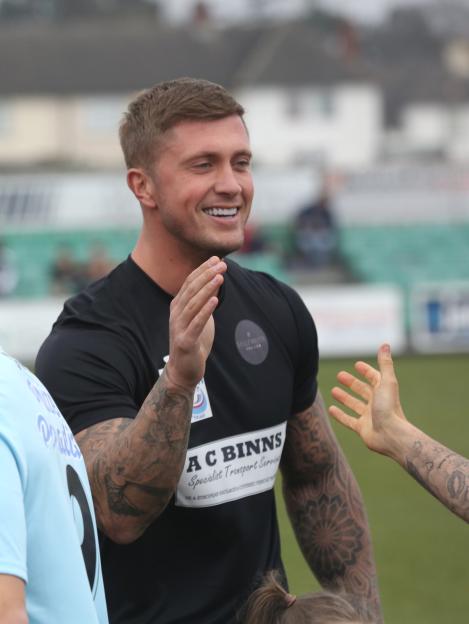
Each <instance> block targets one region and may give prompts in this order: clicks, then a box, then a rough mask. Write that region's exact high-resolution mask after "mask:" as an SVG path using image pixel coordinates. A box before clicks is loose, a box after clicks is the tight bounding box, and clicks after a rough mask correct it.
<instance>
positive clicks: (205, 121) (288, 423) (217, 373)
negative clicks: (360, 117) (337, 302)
mask: <svg viewBox="0 0 469 624" xmlns="http://www.w3.org/2000/svg"><path fill="white" fill-rule="evenodd" d="M243 114H244V110H243V108H242V106H241V105H240V104H239V103H238V102H237V101H236V100H235V99H234V98H233V97H232V95H230V94H229V93H228V92H227V91H226V90H225V89H224V88H223V87H221V86H219V85H216V84H213V83H210V82H207V81H205V80H196V79H190V78H182V79H178V80H173V81H168V82H163V83H160V84H158V85H156V86H154V87H153V88H151V89H149V90H148V91H145V92H143V93H141V94H140V95H138V96H137V97H136V98H135V99H134V100H133V101H132V102H131V103H130V105H129V107H128V111H127V113H126V115H125V117H124V120H123V122H122V124H121V129H120V138H121V145H122V149H123V152H124V157H125V161H126V165H127V182H128V186H129V187H130V189H131V191H132V192H133V194H134V195H135V197H136V199H137V200H138V202H139V204H140V206H141V209H142V213H143V225H142V229H141V232H140V236H139V238H138V240H137V243H136V245H135V247H134V249H133V251H132V253H131V255H130V256H129V258H128V259H127V260H126V261H124V262H123V263H122V264H121V265H119V266H118V267H117V268H116V269H115V270H114V271H112V272H111V273H110V274H109V275H108V276H107V277H106V278H105V279H104V280H100V281H99V282H96V283H95V284H93V285H91V286H90V287H89V288H88V289H87V290H85V291H84V292H83V293H82V294H80V295H78V296H77V297H74V298H72V299H71V300H69V301H68V302H66V304H65V307H64V310H63V312H62V314H61V315H60V317H59V319H58V321H57V322H56V324H55V325H54V328H53V330H52V332H51V334H50V336H49V337H48V338H47V340H46V341H45V343H44V345H43V346H42V348H41V350H40V352H39V355H38V360H37V370H38V373H39V375H40V376H41V378H42V379H43V380H44V382H45V383H46V384H47V385H48V386H49V387H50V389H51V391H52V393H53V394H54V396H55V398H56V400H57V401H58V403H59V404H60V406H61V407H62V409H63V410H64V413H65V414H66V416H67V418H68V420H69V422H70V426H71V427H72V429H73V431H74V433H75V435H76V439H77V441H78V444H79V445H80V448H81V450H82V452H83V455H84V457H85V460H86V463H87V466H88V473H89V475H90V481H91V486H92V489H93V496H94V501H95V506H96V514H97V518H98V523H99V527H100V530H101V534H102V543H101V552H102V559H103V566H104V579H105V583H106V588H107V595H108V606H109V611H110V619H111V622H112V623H113V624H121V623H124V622H125V623H126V624H130V623H135V624H137V623H138V624H150V623H153V622H158V623H159V624H169V623H174V624H176V622H177V623H187V624H229V623H230V622H234V621H236V614H237V612H238V609H239V607H240V605H241V604H242V602H243V601H244V600H245V598H246V597H247V595H248V594H249V593H250V591H251V590H252V589H254V588H255V587H256V584H257V583H259V582H260V580H261V578H262V577H263V575H264V573H265V572H266V571H267V570H270V569H272V568H279V567H281V559H280V539H279V531H278V525H277V518H276V510H275V500H274V492H273V485H274V480H275V476H276V473H277V468H278V467H279V465H280V466H281V468H282V472H283V485H284V494H285V500H286V504H287V508H288V511H289V515H290V518H291V521H292V524H293V527H294V529H295V533H296V536H297V538H298V541H299V544H300V546H301V548H302V550H303V552H304V555H305V557H306V559H307V561H308V563H309V565H310V567H311V569H312V570H313V572H314V574H315V575H316V577H317V579H318V580H319V582H320V583H321V584H322V585H323V586H324V587H327V588H329V589H332V590H336V589H337V590H339V589H340V590H342V589H344V590H345V591H348V592H350V593H352V594H354V593H355V594H359V595H361V596H362V597H366V599H367V601H368V603H369V608H370V611H372V612H374V613H376V614H378V617H379V618H380V617H381V616H380V606H379V597H378V593H377V584H376V573H375V569H374V564H373V557H372V552H371V544H370V539H369V531H368V527H367V521H366V516H365V512H364V509H363V504H362V501H361V497H360V493H359V491H358V487H357V485H356V483H355V480H354V478H353V476H352V474H351V471H350V469H349V467H348V465H347V463H346V461H345V459H344V457H343V454H342V452H341V450H340V448H339V447H338V444H337V442H336V439H335V437H334V435H333V433H332V430H331V428H330V425H329V424H328V419H327V417H326V413H325V409H324V405H323V402H322V399H321V398H320V396H319V395H318V394H317V381H316V376H317V370H318V351H317V337H316V330H315V327H314V323H313V321H312V319H311V316H310V315H309V313H308V311H307V310H306V308H305V306H304V304H303V303H302V301H301V299H300V298H299V296H298V295H297V294H296V293H295V292H294V291H293V290H292V289H291V288H289V287H288V286H286V285H285V284H282V283H281V282H279V281H277V280H275V279H274V278H272V277H271V276H268V275H266V274H263V273H258V272H253V271H248V270H246V269H243V268H241V267H240V266H239V265H237V264H236V263H235V262H233V261H231V260H229V259H227V258H226V256H227V255H228V254H229V253H231V252H233V251H235V250H237V249H239V248H240V247H241V245H242V243H243V236H244V226H245V224H246V221H247V219H248V216H249V212H250V209H251V202H252V197H253V182H252V175H251V148H250V143H249V136H248V132H247V129H246V125H245V122H244V119H243Z"/></svg>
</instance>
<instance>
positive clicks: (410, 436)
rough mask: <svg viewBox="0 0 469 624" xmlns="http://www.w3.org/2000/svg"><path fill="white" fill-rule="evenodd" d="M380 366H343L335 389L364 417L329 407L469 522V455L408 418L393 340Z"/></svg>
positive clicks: (382, 352)
mask: <svg viewBox="0 0 469 624" xmlns="http://www.w3.org/2000/svg"><path fill="white" fill-rule="evenodd" d="M378 365H379V369H380V370H379V371H377V370H376V369H375V368H373V367H372V366H370V365H369V364H366V363H365V362H357V363H356V364H355V368H356V369H357V371H358V372H359V373H360V374H361V375H363V377H364V378H365V379H366V380H367V383H365V382H364V381H361V380H360V379H358V378H357V377H355V376H354V375H351V374H350V373H346V372H344V371H341V372H340V373H339V374H338V375H337V378H338V380H339V381H340V382H341V383H342V384H343V385H344V386H346V387H347V388H349V389H350V390H352V392H354V393H355V395H358V397H359V398H357V397H356V396H353V395H352V394H350V393H349V392H347V391H345V390H344V389H343V388H338V387H336V388H333V390H332V395H333V397H334V398H335V399H336V400H337V401H339V403H342V405H344V406H346V407H348V408H350V409H351V410H352V411H353V412H354V413H355V415H356V416H358V418H356V417H353V416H349V415H348V414H346V413H345V412H344V411H343V410H341V409H340V408H338V407H337V406H331V407H330V408H329V412H330V414H331V416H333V417H334V418H335V419H336V420H338V421H339V422H341V423H342V424H343V425H345V426H346V427H348V428H349V429H352V430H353V431H355V432H357V433H358V434H359V435H360V437H361V438H362V440H363V441H364V442H365V444H366V445H367V446H368V447H369V448H370V449H371V450H373V451H376V452H377V453H382V454H383V455H387V456H388V457H390V458H391V459H394V460H395V461H397V462H398V463H399V464H400V465H401V466H402V467H403V468H405V470H407V472H408V473H409V474H410V475H412V477H414V479H416V480H417V481H418V482H419V483H420V485H422V486H423V487H424V488H425V489H427V490H428V491H429V492H430V493H431V494H433V496H435V497H436V498H437V499H438V500H439V501H441V502H442V503H443V505H445V506H446V507H448V509H450V510H451V511H453V512H454V513H455V514H457V515H458V516H460V517H461V518H462V519H463V520H465V521H466V522H469V460H467V459H465V458H464V457H462V456H461V455H458V454H456V453H454V452H453V451H451V450H449V449H448V448H446V447H445V446H443V445H442V444H439V443H438V442H436V441H435V440H433V439H432V438H430V437H429V436H427V435H426V434H425V433H423V432H422V431H420V429H418V428H417V427H415V426H414V425H412V424H411V423H410V422H409V421H408V420H407V419H406V417H405V414H404V411H403V409H402V407H401V403H400V398H399V385H398V382H397V379H396V375H395V373H394V366H393V362H392V357H391V351H390V348H389V345H382V346H381V347H380V349H379V351H378Z"/></svg>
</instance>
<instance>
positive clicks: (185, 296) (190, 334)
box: [166, 256, 227, 390]
mask: <svg viewBox="0 0 469 624" xmlns="http://www.w3.org/2000/svg"><path fill="white" fill-rule="evenodd" d="M226 268H227V267H226V264H225V263H224V262H223V261H222V260H220V259H219V258H218V257H216V256H213V257H212V258H210V259H209V260H207V261H206V262H204V263H203V264H202V265H200V266H199V267H198V268H197V269H195V271H193V272H192V273H191V274H190V275H189V276H188V277H187V279H186V280H185V281H184V283H183V285H182V287H181V289H180V291H179V292H178V294H177V295H176V297H175V298H174V299H173V301H172V302H171V312H170V317H169V360H168V363H167V364H166V377H167V379H169V381H170V383H172V384H174V385H176V386H178V387H180V388H184V389H188V390H193V389H194V388H195V386H196V385H197V383H198V382H199V381H200V380H201V379H202V377H203V376H204V373H205V364H206V361H207V358H208V356H209V354H210V351H211V349H212V345H213V339H214V335H215V325H214V321H213V312H214V310H215V308H216V307H217V304H218V298H217V294H218V291H219V288H220V286H221V285H222V284H223V273H225V271H226Z"/></svg>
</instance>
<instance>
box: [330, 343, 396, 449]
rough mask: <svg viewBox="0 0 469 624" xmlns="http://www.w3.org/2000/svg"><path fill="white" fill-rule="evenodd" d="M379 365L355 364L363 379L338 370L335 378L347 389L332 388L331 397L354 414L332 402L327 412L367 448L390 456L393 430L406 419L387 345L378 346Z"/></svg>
mask: <svg viewBox="0 0 469 624" xmlns="http://www.w3.org/2000/svg"><path fill="white" fill-rule="evenodd" d="M378 366H379V371H378V370H376V369H375V368H373V367H372V366H370V365H369V364H367V363H365V362H356V363H355V369H356V370H357V372H358V373H359V374H360V375H361V376H362V377H364V379H365V381H362V380H360V379H359V378H358V377H355V376H354V375H351V374H350V373H347V372H345V371H340V372H339V373H338V374H337V379H338V381H339V382H340V383H341V384H342V385H343V386H345V387H346V388H347V390H344V389H343V388H340V387H337V386H336V387H334V388H333V389H332V396H333V397H334V399H335V400H336V401H338V402H339V403H341V404H342V405H343V406H344V407H347V408H349V409H350V410H351V411H352V412H353V413H354V414H355V416H350V415H349V414H347V413H346V412H345V411H344V410H342V409H341V408H339V407H337V406H335V405H332V406H331V407H330V408H329V413H330V415H331V416H332V417H333V418H335V419H336V420H337V421H339V422H340V423H342V424H343V425H345V426H346V427H348V428H349V429H351V430H352V431H355V432H356V433H358V434H359V436H360V437H361V438H362V440H363V441H364V442H365V444H366V445H367V446H368V448H370V449H371V450H373V451H376V452H378V453H383V454H384V455H390V454H391V451H392V448H393V442H394V441H395V440H394V438H395V433H396V431H395V430H396V428H398V427H399V425H400V424H401V423H402V422H406V417H405V415H404V412H403V410H402V407H401V403H400V399H399V385H398V382H397V379H396V375H395V373H394V366H393V362H392V357H391V350H390V347H389V345H386V344H385V345H382V346H381V347H380V348H379V350H378ZM352 393H353V394H352ZM355 395H356V396H355Z"/></svg>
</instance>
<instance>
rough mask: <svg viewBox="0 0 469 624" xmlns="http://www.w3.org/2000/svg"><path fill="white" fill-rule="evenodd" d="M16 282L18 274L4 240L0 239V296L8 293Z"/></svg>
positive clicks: (14, 286) (12, 289)
mask: <svg viewBox="0 0 469 624" xmlns="http://www.w3.org/2000/svg"><path fill="white" fill-rule="evenodd" d="M17 283H18V274H17V272H16V268H15V266H14V264H13V262H12V260H11V258H10V255H9V251H8V249H7V247H6V245H5V243H4V242H2V241H0V297H6V296H8V295H10V294H11V293H12V292H13V291H14V290H15V288H16V284H17Z"/></svg>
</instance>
